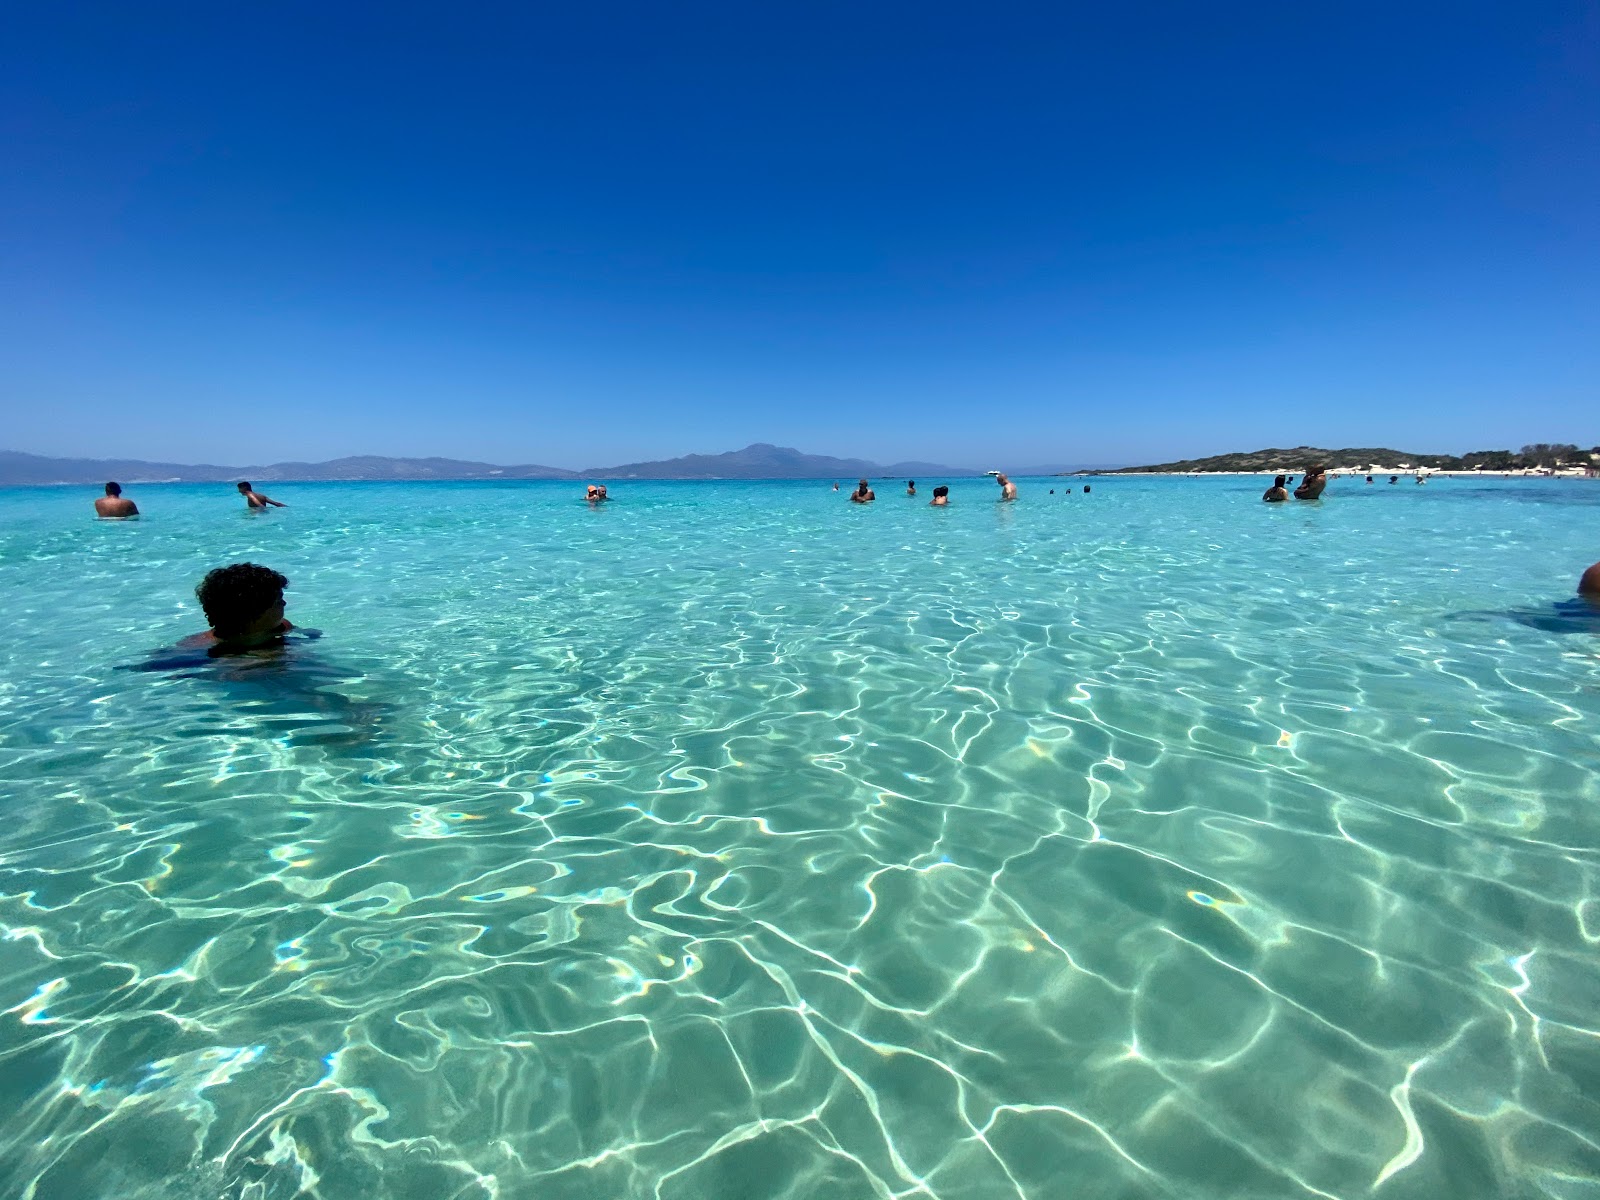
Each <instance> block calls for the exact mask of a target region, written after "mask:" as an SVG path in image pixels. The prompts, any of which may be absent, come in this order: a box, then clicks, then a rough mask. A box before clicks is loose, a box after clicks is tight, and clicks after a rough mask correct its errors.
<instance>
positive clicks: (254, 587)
mask: <svg viewBox="0 0 1600 1200" xmlns="http://www.w3.org/2000/svg"><path fill="white" fill-rule="evenodd" d="M994 479H995V483H996V484H998V485H999V487H1000V501H1001V503H1007V502H1010V501H1013V500H1015V499H1016V498H1017V485H1016V484H1014V483H1012V482H1011V480H1010V479H1009V478H1007V477H1006V476H1005V475H1004V474H1003V473H1001V472H995V473H994ZM1398 479H1399V476H1391V477H1390V479H1389V482H1390V483H1395V482H1397V481H1398ZM1372 481H1373V480H1372V476H1370V475H1368V476H1367V482H1368V483H1371V482H1372ZM1293 482H1294V480H1293V478H1292V477H1289V476H1285V475H1279V476H1277V477H1276V478H1275V479H1274V480H1273V481H1272V486H1271V487H1270V488H1268V489H1267V491H1266V493H1265V494H1264V495H1263V496H1262V497H1261V498H1262V499H1263V500H1265V501H1267V502H1269V503H1275V502H1281V501H1285V500H1288V499H1289V496H1290V493H1289V490H1288V485H1289V484H1291V483H1293ZM1417 482H1418V483H1421V482H1422V478H1421V477H1420V476H1419V477H1418V479H1417ZM1327 486H1328V477H1327V472H1326V471H1325V470H1324V469H1323V468H1322V466H1321V465H1320V464H1319V465H1315V466H1313V467H1311V468H1310V469H1309V470H1308V471H1307V472H1306V474H1305V478H1304V479H1303V480H1301V483H1300V486H1299V487H1297V488H1295V489H1294V493H1293V494H1294V497H1295V498H1296V499H1298V500H1315V499H1317V497H1319V496H1321V495H1322V492H1323V489H1324V488H1326V487H1327ZM238 490H239V494H240V495H241V496H243V497H244V501H245V505H246V506H247V507H248V508H250V509H251V510H253V511H262V510H265V509H266V508H268V507H269V506H270V507H273V508H287V507H288V505H286V504H284V503H283V502H282V501H280V500H274V499H273V498H272V497H271V496H266V495H263V494H262V493H260V492H258V491H256V490H255V488H254V487H253V486H251V484H250V483H249V482H248V481H241V482H240V483H239V485H238ZM833 490H834V491H838V490H839V485H838V484H837V483H836V484H834V485H833ZM1083 490H1084V491H1085V492H1087V491H1089V490H1090V488H1089V485H1088V484H1085V485H1084V488H1083ZM1069 491H1070V489H1069ZM1051 492H1052V494H1054V489H1051ZM916 494H917V481H916V480H914V479H911V480H907V481H906V495H907V496H915V495H916ZM585 499H587V500H588V502H589V503H590V504H600V503H603V502H604V501H605V500H607V499H609V497H608V496H607V494H606V487H605V485H604V484H589V485H588V488H587V493H586V496H585ZM876 499H877V495H876V494H875V493H874V492H873V490H872V485H871V484H870V483H869V482H868V481H867V480H865V479H863V480H861V481H860V483H859V484H857V486H856V490H855V491H854V492H852V493H851V495H850V500H851V502H852V503H855V504H870V503H872V502H873V501H874V500H876ZM930 503H931V504H932V505H933V506H934V507H940V508H942V507H944V506H946V505H948V504H949V503H950V489H949V488H948V487H946V486H945V485H943V484H940V485H939V486H938V487H936V488H934V489H933V499H932V501H931V502H930ZM94 510H95V514H96V515H97V516H99V517H101V518H103V519H106V520H124V519H126V518H128V517H137V516H138V515H139V506H138V505H136V504H135V503H134V502H133V501H132V500H129V499H128V498H127V497H126V496H124V495H123V494H122V486H121V485H120V484H118V483H115V482H112V483H107V484H106V490H105V495H104V496H102V497H100V498H99V499H97V500H96V501H95V502H94ZM288 586H289V580H288V579H287V578H286V577H284V576H283V575H282V574H280V573H279V572H277V571H274V570H272V568H270V567H263V566H261V565H259V564H257V563H249V562H241V563H233V564H231V565H229V566H226V567H218V568H217V569H216V570H214V571H211V572H209V573H207V575H206V577H205V578H204V579H202V580H201V581H200V583H199V585H198V586H197V587H196V588H195V598H196V599H197V600H199V602H200V608H201V610H202V611H203V612H204V613H205V616H206V620H207V622H209V625H210V627H209V628H208V629H207V630H206V631H205V632H204V633H197V634H194V635H192V636H190V637H187V638H184V639H183V640H182V641H181V642H179V643H178V645H177V647H176V649H178V650H185V651H191V652H194V651H204V652H205V653H206V654H207V655H209V656H217V655H232V654H248V653H250V652H252V651H256V650H259V649H260V648H262V647H271V646H274V645H277V644H279V643H282V642H283V641H284V639H285V638H286V637H287V636H288V635H289V634H290V633H292V632H294V626H293V625H292V624H291V623H290V622H289V621H288V619H287V618H286V617H285V616H284V608H285V603H284V597H283V592H284V589H285V588H286V587H288ZM1578 595H1579V596H1581V597H1583V598H1584V599H1586V600H1589V601H1590V602H1591V603H1594V604H1597V605H1600V562H1597V563H1595V564H1594V565H1592V566H1591V567H1589V568H1588V569H1587V570H1585V571H1584V572H1583V575H1582V577H1581V578H1580V579H1579V580H1578ZM296 636H299V635H298V634H297V635H296ZM311 636H315V631H311Z"/></svg>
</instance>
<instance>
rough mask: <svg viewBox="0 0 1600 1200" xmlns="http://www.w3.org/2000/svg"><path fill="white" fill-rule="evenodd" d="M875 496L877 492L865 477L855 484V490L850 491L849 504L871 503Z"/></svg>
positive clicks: (876, 496)
mask: <svg viewBox="0 0 1600 1200" xmlns="http://www.w3.org/2000/svg"><path fill="white" fill-rule="evenodd" d="M877 498H878V494H877V493H876V492H874V491H873V490H872V487H871V485H869V484H868V483H867V481H866V480H865V479H863V480H862V481H861V482H860V483H858V484H856V490H855V491H853V492H851V493H850V503H851V504H871V503H872V502H873V501H874V500H876V499H877Z"/></svg>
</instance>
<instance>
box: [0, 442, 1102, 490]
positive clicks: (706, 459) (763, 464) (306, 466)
mask: <svg viewBox="0 0 1600 1200" xmlns="http://www.w3.org/2000/svg"><path fill="white" fill-rule="evenodd" d="M1001 465H1002V467H1003V468H1004V469H1005V470H1008V471H1009V472H1010V473H1011V474H1013V475H1050V474H1057V473H1061V472H1064V471H1069V470H1072V469H1073V468H1071V467H1067V466H1061V465H1051V466H1047V467H1008V466H1005V465H1004V464H1001ZM982 474H983V471H981V470H974V469H972V468H969V467H947V466H942V465H940V464H939V463H925V462H898V463H890V464H888V465H883V464H880V463H874V462H869V461H867V460H866V459H862V458H833V457H831V456H829V455H826V454H802V453H801V452H800V451H798V450H793V449H790V448H788V447H785V446H773V445H768V444H767V443H765V442H757V443H755V444H753V445H750V446H746V447H745V448H744V449H743V450H733V451H730V452H728V453H727V454H687V455H684V456H683V457H682V458H669V459H665V460H662V461H659V462H637V463H624V464H623V465H622V466H618V467H590V468H589V469H588V470H586V471H569V470H566V469H565V468H562V467H543V466H538V465H536V464H531V463H530V464H523V465H521V466H509V467H502V466H496V465H495V464H494V463H485V462H468V461H463V460H461V459H455V458H384V457H381V456H378V455H370V454H365V455H358V456H356V457H353V458H335V459H332V460H331V461H329V462H320V463H308V462H281V463H271V464H266V465H256V466H244V467H225V466H217V465H215V464H211V463H199V464H185V463H165V462H145V461H143V460H140V459H124V458H45V457H43V456H41V455H38V454H22V453H19V452H18V451H15V450H0V487H22V486H30V485H41V484H95V483H104V482H106V481H107V480H110V479H115V480H116V481H117V482H119V483H123V484H133V483H222V482H232V481H235V480H240V479H248V480H250V481H251V482H253V483H263V482H266V483H273V482H281V481H284V480H304V481H316V480H374V479H389V480H428V479H839V480H845V479H858V478H862V477H880V478H881V477H884V476H890V477H898V478H906V479H916V478H918V477H925V478H933V477H935V476H940V477H946V478H961V477H966V476H972V475H982Z"/></svg>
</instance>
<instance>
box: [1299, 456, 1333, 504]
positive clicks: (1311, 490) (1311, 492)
mask: <svg viewBox="0 0 1600 1200" xmlns="http://www.w3.org/2000/svg"><path fill="white" fill-rule="evenodd" d="M1327 486H1328V473H1327V472H1326V471H1325V470H1323V469H1322V464H1321V463H1315V464H1313V465H1312V467H1311V469H1310V470H1308V471H1307V472H1306V477H1305V478H1304V479H1302V480H1301V481H1300V486H1299V487H1297V488H1295V490H1294V498H1295V499H1296V500H1315V499H1316V498H1317V497H1318V496H1320V495H1322V489H1323V488H1325V487H1327Z"/></svg>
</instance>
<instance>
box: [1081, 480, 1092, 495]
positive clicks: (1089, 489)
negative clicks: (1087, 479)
mask: <svg viewBox="0 0 1600 1200" xmlns="http://www.w3.org/2000/svg"><path fill="white" fill-rule="evenodd" d="M1092 490H1093V489H1091V488H1090V487H1089V485H1088V484H1087V483H1086V484H1084V485H1083V494H1084V495H1085V496H1087V495H1088V494H1089V493H1090V491H1092Z"/></svg>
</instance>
